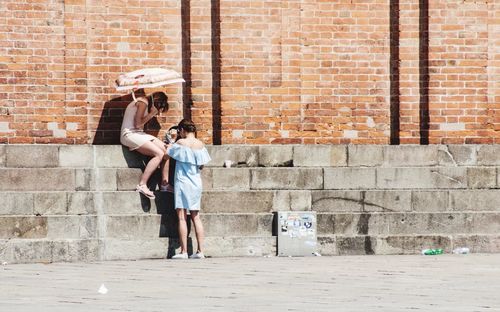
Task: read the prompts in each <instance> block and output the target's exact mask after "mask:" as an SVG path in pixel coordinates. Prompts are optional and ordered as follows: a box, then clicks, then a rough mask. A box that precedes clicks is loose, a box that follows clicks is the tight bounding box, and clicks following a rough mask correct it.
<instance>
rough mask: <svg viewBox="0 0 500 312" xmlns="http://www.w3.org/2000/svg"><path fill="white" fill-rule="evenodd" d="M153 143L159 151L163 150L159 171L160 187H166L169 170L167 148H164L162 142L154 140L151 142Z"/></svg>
mask: <svg viewBox="0 0 500 312" xmlns="http://www.w3.org/2000/svg"><path fill="white" fill-rule="evenodd" d="M153 143H154V144H155V145H156V146H158V147H159V148H160V149H161V150H163V155H164V156H163V159H162V161H161V163H160V171H161V183H160V184H161V185H167V184H168V182H169V181H168V168H169V162H170V157H169V156H168V155H167V148H166V147H165V143H163V142H162V141H160V140H158V139H155V140H153Z"/></svg>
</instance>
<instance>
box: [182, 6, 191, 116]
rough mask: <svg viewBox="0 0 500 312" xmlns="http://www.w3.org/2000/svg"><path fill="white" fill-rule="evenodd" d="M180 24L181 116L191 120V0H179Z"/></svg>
mask: <svg viewBox="0 0 500 312" xmlns="http://www.w3.org/2000/svg"><path fill="white" fill-rule="evenodd" d="M181 25H182V76H183V78H184V80H185V81H186V82H185V83H184V84H183V88H182V117H183V118H185V119H189V120H191V117H192V116H191V107H192V106H193V98H192V91H191V87H192V80H191V0H182V1H181Z"/></svg>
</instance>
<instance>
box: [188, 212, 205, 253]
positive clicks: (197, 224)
mask: <svg viewBox="0 0 500 312" xmlns="http://www.w3.org/2000/svg"><path fill="white" fill-rule="evenodd" d="M191 220H193V224H194V230H195V232H196V242H197V243H198V250H197V251H196V252H197V253H198V252H199V253H202V252H203V241H204V240H205V230H204V229H203V224H202V223H201V218H200V214H199V212H198V211H192V210H191Z"/></svg>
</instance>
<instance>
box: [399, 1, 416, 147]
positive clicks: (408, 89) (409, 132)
mask: <svg viewBox="0 0 500 312" xmlns="http://www.w3.org/2000/svg"><path fill="white" fill-rule="evenodd" d="M399 10H400V11H399V15H400V18H399V28H400V37H399V57H400V82H399V83H400V90H399V91H400V129H401V131H400V142H401V144H418V143H419V140H420V135H419V120H420V119H419V109H420V94H419V90H420V72H419V60H420V56H419V48H420V47H419V36H420V34H419V24H420V21H419V1H414V0H399Z"/></svg>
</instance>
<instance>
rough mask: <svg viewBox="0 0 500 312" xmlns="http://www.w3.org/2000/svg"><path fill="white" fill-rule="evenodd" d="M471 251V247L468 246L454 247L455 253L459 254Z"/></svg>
mask: <svg viewBox="0 0 500 312" xmlns="http://www.w3.org/2000/svg"><path fill="white" fill-rule="evenodd" d="M469 252H470V249H469V248H467V247H460V248H455V249H453V253H454V254H457V255H466V254H468V253H469Z"/></svg>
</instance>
